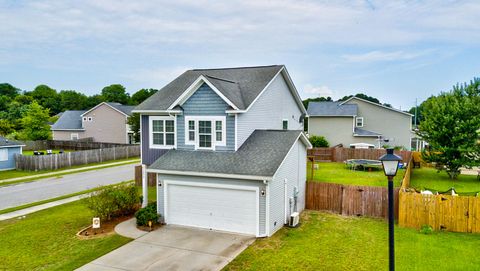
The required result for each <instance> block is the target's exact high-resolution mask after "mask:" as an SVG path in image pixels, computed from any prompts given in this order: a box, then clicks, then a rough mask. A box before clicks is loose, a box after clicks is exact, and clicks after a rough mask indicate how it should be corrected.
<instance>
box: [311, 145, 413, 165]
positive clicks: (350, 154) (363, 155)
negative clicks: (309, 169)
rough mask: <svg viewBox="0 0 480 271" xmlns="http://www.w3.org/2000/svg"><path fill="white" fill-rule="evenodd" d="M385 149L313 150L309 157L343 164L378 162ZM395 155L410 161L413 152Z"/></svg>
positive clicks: (397, 152) (399, 152)
mask: <svg viewBox="0 0 480 271" xmlns="http://www.w3.org/2000/svg"><path fill="white" fill-rule="evenodd" d="M385 153H386V151H385V150H384V149H352V148H312V149H310V150H308V152H307V155H308V156H310V157H313V160H315V161H326V162H343V161H345V160H348V159H369V160H378V158H379V157H380V156H382V155H384V154H385ZM395 154H397V155H400V156H401V157H402V158H403V162H408V161H410V158H411V156H412V152H411V151H395Z"/></svg>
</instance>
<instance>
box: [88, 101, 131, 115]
mask: <svg viewBox="0 0 480 271" xmlns="http://www.w3.org/2000/svg"><path fill="white" fill-rule="evenodd" d="M102 104H105V105H108V107H110V108H112V109H113V110H115V111H117V112H119V113H121V114H123V115H125V116H127V117H128V115H127V114H125V113H123V112H122V111H120V110H118V109H116V108H115V107H113V106H111V105H109V104H108V103H107V102H101V103H99V104H97V105H96V106H94V107H93V108H92V109H90V110H88V111H86V112H85V113H83V114H81V115H80V116H82V117H83V116H84V115H86V114H87V113H90V112H92V111H93V110H95V109H97V107H99V106H101V105H102Z"/></svg>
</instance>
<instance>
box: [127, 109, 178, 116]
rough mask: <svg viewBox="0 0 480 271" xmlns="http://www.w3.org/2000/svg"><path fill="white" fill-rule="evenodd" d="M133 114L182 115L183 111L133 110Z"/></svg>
mask: <svg viewBox="0 0 480 271" xmlns="http://www.w3.org/2000/svg"><path fill="white" fill-rule="evenodd" d="M132 113H140V114H145V115H148V114H165V115H168V114H182V113H183V112H182V111H181V110H143V109H139V110H132Z"/></svg>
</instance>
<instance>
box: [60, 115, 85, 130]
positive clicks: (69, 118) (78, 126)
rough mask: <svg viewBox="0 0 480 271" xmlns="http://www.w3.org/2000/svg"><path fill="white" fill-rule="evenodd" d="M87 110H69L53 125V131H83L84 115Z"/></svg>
mask: <svg viewBox="0 0 480 271" xmlns="http://www.w3.org/2000/svg"><path fill="white" fill-rule="evenodd" d="M85 112H86V110H68V111H65V112H63V113H62V115H61V116H60V118H59V119H58V120H57V121H56V122H55V123H54V124H53V125H52V130H82V129H83V128H82V116H81V115H82V114H83V113H85Z"/></svg>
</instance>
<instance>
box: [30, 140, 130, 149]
mask: <svg viewBox="0 0 480 271" xmlns="http://www.w3.org/2000/svg"><path fill="white" fill-rule="evenodd" d="M24 144H25V147H23V149H24V150H26V151H36V150H50V149H57V150H58V149H63V150H73V151H80V150H93V149H105V148H113V147H125V146H135V145H128V144H118V143H108V142H93V141H91V140H83V139H82V140H36V141H25V142H24Z"/></svg>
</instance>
